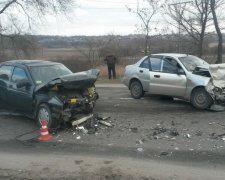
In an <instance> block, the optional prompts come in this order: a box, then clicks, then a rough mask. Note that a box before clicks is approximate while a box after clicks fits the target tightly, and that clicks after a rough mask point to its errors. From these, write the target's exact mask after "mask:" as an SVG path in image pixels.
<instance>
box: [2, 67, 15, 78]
mask: <svg viewBox="0 0 225 180" xmlns="http://www.w3.org/2000/svg"><path fill="white" fill-rule="evenodd" d="M12 69H13V66H1V67H0V79H4V80H9V77H10V75H11V73H12Z"/></svg>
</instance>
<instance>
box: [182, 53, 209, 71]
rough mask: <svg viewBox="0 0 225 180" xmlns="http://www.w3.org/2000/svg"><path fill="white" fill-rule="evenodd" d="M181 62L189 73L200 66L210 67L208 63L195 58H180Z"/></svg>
mask: <svg viewBox="0 0 225 180" xmlns="http://www.w3.org/2000/svg"><path fill="white" fill-rule="evenodd" d="M179 60H180V61H181V63H182V64H183V65H184V66H185V67H186V69H187V70H188V71H193V70H194V69H195V68H196V67H198V66H205V67H208V66H209V64H208V63H207V62H205V61H204V60H202V59H200V58H198V57H195V56H186V57H180V58H179Z"/></svg>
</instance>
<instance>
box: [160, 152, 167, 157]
mask: <svg viewBox="0 0 225 180" xmlns="http://www.w3.org/2000/svg"><path fill="white" fill-rule="evenodd" d="M168 154H169V152H165V151H163V152H161V154H160V155H161V156H166V155H168Z"/></svg>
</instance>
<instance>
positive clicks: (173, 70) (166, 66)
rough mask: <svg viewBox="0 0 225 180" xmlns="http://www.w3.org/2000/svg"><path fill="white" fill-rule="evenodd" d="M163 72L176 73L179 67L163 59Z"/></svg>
mask: <svg viewBox="0 0 225 180" xmlns="http://www.w3.org/2000/svg"><path fill="white" fill-rule="evenodd" d="M162 71H163V72H165V73H176V72H177V67H176V66H174V65H173V64H171V63H170V62H168V61H165V60H164V61H163V70H162Z"/></svg>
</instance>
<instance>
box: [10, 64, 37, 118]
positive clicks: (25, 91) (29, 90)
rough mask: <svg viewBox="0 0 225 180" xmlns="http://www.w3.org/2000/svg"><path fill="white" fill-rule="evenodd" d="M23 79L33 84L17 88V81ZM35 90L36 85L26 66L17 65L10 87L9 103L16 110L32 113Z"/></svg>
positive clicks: (27, 113)
mask: <svg viewBox="0 0 225 180" xmlns="http://www.w3.org/2000/svg"><path fill="white" fill-rule="evenodd" d="M22 79H27V80H28V81H30V84H31V85H30V86H24V87H21V88H17V86H16V85H17V83H18V82H19V81H20V80H22ZM33 90H34V85H33V83H32V81H31V77H30V75H29V73H28V71H27V70H26V69H25V68H22V67H17V66H16V67H15V68H14V70H13V73H12V78H11V83H10V85H9V88H8V92H9V97H10V98H9V103H10V106H11V107H12V109H13V110H14V111H16V112H20V113H23V114H26V115H31V114H32V111H33V106H32V103H33Z"/></svg>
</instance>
